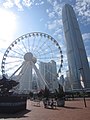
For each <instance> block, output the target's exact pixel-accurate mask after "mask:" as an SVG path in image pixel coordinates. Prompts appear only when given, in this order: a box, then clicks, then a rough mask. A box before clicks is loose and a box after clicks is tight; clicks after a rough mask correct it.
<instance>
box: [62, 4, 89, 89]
mask: <svg viewBox="0 0 90 120" xmlns="http://www.w3.org/2000/svg"><path fill="white" fill-rule="evenodd" d="M62 20H63V26H64V33H65V39H66V45H67V58H68V66H69V71H70V79H71V81H72V88H73V89H81V87H82V85H81V82H83V83H84V87H85V88H90V68H89V63H88V60H87V56H86V51H85V47H84V43H83V39H82V36H81V32H80V29H79V25H78V22H77V19H76V15H75V12H74V10H73V8H72V6H71V5H69V4H66V5H64V7H63V10H62Z"/></svg>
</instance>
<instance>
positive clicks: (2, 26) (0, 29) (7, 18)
mask: <svg viewBox="0 0 90 120" xmlns="http://www.w3.org/2000/svg"><path fill="white" fill-rule="evenodd" d="M15 29H16V16H15V14H14V13H12V12H10V11H6V10H3V9H0V39H5V40H11V39H12V38H13V35H14V32H15Z"/></svg>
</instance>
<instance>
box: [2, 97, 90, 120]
mask: <svg viewBox="0 0 90 120" xmlns="http://www.w3.org/2000/svg"><path fill="white" fill-rule="evenodd" d="M4 119H7V120H90V99H89V100H87V107H86V108H85V107H84V103H83V100H78V101H66V104H65V107H64V108H63V107H60V108H59V107H57V108H56V109H45V108H44V107H43V104H42V102H41V103H40V107H39V106H34V105H33V103H32V102H31V101H30V100H28V101H27V110H26V111H24V112H21V113H18V114H14V115H3V114H0V120H4Z"/></svg>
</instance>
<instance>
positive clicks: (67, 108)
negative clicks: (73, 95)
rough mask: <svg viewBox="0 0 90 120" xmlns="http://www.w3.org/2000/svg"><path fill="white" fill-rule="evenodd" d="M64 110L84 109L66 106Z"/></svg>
mask: <svg viewBox="0 0 90 120" xmlns="http://www.w3.org/2000/svg"><path fill="white" fill-rule="evenodd" d="M63 108H67V109H82V108H79V107H69V106H64V107H63Z"/></svg>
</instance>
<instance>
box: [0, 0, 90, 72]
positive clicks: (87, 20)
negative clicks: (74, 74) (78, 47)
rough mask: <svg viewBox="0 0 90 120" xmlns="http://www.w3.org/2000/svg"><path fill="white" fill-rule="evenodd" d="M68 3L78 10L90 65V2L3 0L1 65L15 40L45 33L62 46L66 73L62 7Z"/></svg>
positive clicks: (0, 25) (0, 14)
mask: <svg viewBox="0 0 90 120" xmlns="http://www.w3.org/2000/svg"><path fill="white" fill-rule="evenodd" d="M66 3H68V4H70V5H72V7H73V9H74V10H75V13H76V17H77V20H78V23H79V26H80V30H81V33H82V37H83V41H84V45H85V49H86V53H87V57H88V61H89V64H90V47H89V46H90V0H0V64H1V62H2V58H3V55H4V53H5V51H6V49H7V48H8V46H9V45H10V44H11V43H12V42H13V41H14V40H15V39H17V38H18V37H20V36H22V35H24V34H26V33H31V32H43V33H47V34H49V35H51V36H52V37H54V38H55V40H57V41H58V43H59V44H60V47H61V49H62V52H63V69H62V74H65V72H66V71H67V70H68V64H67V55H66V43H65V37H64V30H63V23H62V8H63V6H64V5H65V4H66ZM0 70H1V68H0ZM0 74H1V72H0Z"/></svg>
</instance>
